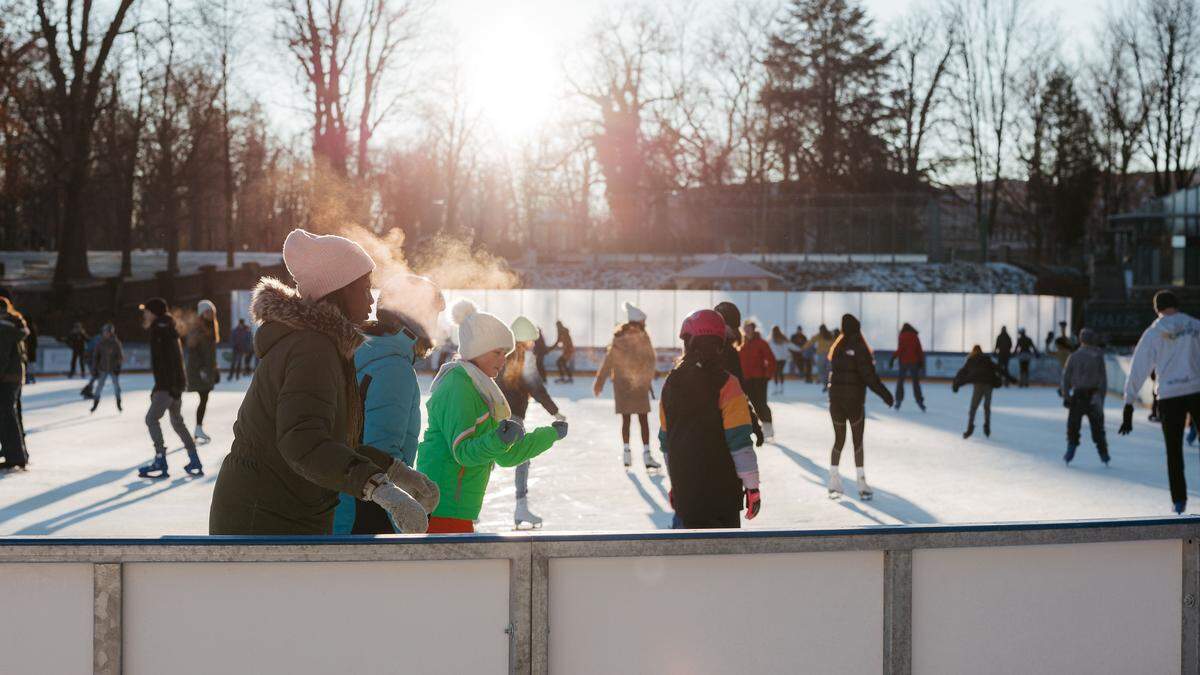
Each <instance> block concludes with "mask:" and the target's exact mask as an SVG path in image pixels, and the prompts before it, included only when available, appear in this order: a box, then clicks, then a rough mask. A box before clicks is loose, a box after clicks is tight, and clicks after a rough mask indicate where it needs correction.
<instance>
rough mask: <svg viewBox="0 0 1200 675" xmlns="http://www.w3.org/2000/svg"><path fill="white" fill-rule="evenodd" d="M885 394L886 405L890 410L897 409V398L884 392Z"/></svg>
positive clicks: (884, 401) (890, 393)
mask: <svg viewBox="0 0 1200 675" xmlns="http://www.w3.org/2000/svg"><path fill="white" fill-rule="evenodd" d="M883 393H884V394H886V396H884V397H883V403H884V405H886V406H887V407H889V408H894V407H896V397H895V396H892V392H890V391H887V390H884V392H883Z"/></svg>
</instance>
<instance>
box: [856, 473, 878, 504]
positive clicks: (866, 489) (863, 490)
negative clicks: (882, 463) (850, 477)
mask: <svg viewBox="0 0 1200 675" xmlns="http://www.w3.org/2000/svg"><path fill="white" fill-rule="evenodd" d="M874 496H875V491H874V490H872V489H871V486H870V485H867V477H866V476H865V475H863V473H862V472H861V471H860V472H859V474H858V498H859V499H861V500H863V501H864V502H869V501H871V498H872V497H874Z"/></svg>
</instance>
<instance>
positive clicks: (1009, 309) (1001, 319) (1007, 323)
mask: <svg viewBox="0 0 1200 675" xmlns="http://www.w3.org/2000/svg"><path fill="white" fill-rule="evenodd" d="M1017 298H1018V296H1016V295H1007V294H998V295H993V296H992V326H993V327H994V332H993V333H992V344H991V347H992V348H994V347H995V346H996V336H997V335H999V334H1000V329H1001V328H1002V327H1007V328H1008V335H1009V337H1011V338H1012V339H1013V342H1014V346H1015V343H1016V341H1017V305H1018V303H1017ZM984 351H991V349H990V348H989V349H986V350H984Z"/></svg>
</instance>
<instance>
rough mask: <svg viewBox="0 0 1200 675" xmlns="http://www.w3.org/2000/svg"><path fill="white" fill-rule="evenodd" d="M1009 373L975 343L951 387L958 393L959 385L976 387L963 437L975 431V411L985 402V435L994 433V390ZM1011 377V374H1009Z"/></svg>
mask: <svg viewBox="0 0 1200 675" xmlns="http://www.w3.org/2000/svg"><path fill="white" fill-rule="evenodd" d="M1006 375H1008V373H1006V372H1005V371H1004V370H1003V369H1002V368H1001V367H1000V365H999V364H997V363H995V362H994V361H992V359H991V357H989V356H988V355H987V354H984V353H983V348H981V347H980V346H979V345H975V346H974V347H972V348H971V353H970V354H968V355H967V360H966V362H965V363H963V366H962V368H959V369H958V373H957V374H956V375H955V376H954V384H953V386H952V387H951V389H952V390H953V391H954V392H955V393H957V392H958V389H959V387H962V386H964V385H967V384H970V385H972V386H973V387H974V389H973V390H972V392H971V412H970V413H969V414H968V415H967V430H966V431H964V432H963V438H970V437H971V434H973V433H975V411H976V410H978V409H979V403H980V402H983V435H984V436H991V435H992V390H993V389H995V388H996V387H999V386H1000V384H1001V383H1002V382H1003V381H1004V379H1005V376H1006ZM1009 379H1011V376H1009Z"/></svg>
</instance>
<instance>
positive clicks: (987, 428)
mask: <svg viewBox="0 0 1200 675" xmlns="http://www.w3.org/2000/svg"><path fill="white" fill-rule="evenodd" d="M983 435H984V436H987V437H988V438H991V437H992V423H991V422H984V423H983Z"/></svg>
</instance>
